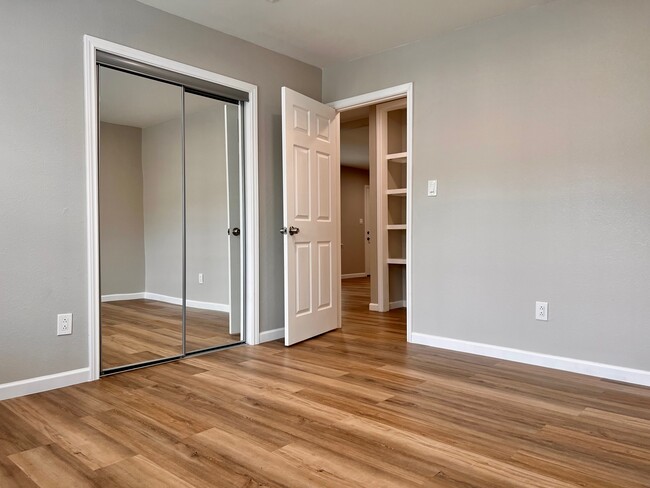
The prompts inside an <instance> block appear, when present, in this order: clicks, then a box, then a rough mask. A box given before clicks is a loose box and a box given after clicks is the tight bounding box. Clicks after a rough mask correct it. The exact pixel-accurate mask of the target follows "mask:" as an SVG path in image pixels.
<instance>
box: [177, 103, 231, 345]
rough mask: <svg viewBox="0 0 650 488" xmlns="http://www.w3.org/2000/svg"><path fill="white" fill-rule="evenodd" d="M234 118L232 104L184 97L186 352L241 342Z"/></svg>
mask: <svg viewBox="0 0 650 488" xmlns="http://www.w3.org/2000/svg"><path fill="white" fill-rule="evenodd" d="M238 120H239V118H238V105H234V104H231V103H227V102H223V101H220V100H216V99H214V98H209V97H206V96H202V95H196V94H193V93H185V225H186V228H185V231H186V235H185V246H186V261H185V263H186V264H185V266H186V294H187V301H186V306H187V308H186V316H185V341H186V351H187V352H192V351H198V350H202V349H207V348H211V347H215V346H222V345H227V344H232V343H236V342H239V341H241V340H243V336H242V332H241V327H240V321H241V312H240V309H241V300H240V290H239V287H240V280H239V276H240V256H239V252H240V242H241V239H242V237H241V234H240V232H239V229H240V227H241V225H240V198H239V197H240V191H239V182H240V175H239V168H240V164H239V123H238ZM235 229H237V230H235Z"/></svg>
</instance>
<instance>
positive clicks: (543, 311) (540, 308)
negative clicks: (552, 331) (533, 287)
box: [535, 302, 548, 320]
mask: <svg viewBox="0 0 650 488" xmlns="http://www.w3.org/2000/svg"><path fill="white" fill-rule="evenodd" d="M535 320H548V302H535Z"/></svg>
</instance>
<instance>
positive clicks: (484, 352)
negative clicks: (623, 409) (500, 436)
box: [411, 332, 650, 386]
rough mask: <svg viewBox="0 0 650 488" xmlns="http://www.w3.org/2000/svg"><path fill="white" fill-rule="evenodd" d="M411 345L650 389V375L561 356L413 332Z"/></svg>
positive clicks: (648, 372) (636, 370)
mask: <svg viewBox="0 0 650 488" xmlns="http://www.w3.org/2000/svg"><path fill="white" fill-rule="evenodd" d="M411 342H413V343H414V344H423V345H425V346H432V347H439V348H441V349H449V350H451V351H459V352H466V353H470V354H478V355H479V356H487V357H491V358H497V359H505V360H508V361H515V362H517V363H524V364H531V365H534V366H542V367H544V368H551V369H559V370H562V371H569V372H571V373H579V374H584V375H588V376H596V377H598V378H606V379H609V380H615V381H622V382H625V383H633V384H636V385H643V386H650V371H643V370H640V369H632V368H626V367H623V366H613V365H611V364H602V363H595V362H592V361H584V360H582V359H572V358H566V357H561V356H552V355H550V354H542V353H538V352H531V351H523V350H521V349H512V348H509V347H502V346H493V345H490V344H483V343H480V342H470V341H462V340H458V339H450V338H448V337H439V336H433V335H428V334H420V333H418V332H413V333H412V335H411Z"/></svg>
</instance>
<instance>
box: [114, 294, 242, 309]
mask: <svg viewBox="0 0 650 488" xmlns="http://www.w3.org/2000/svg"><path fill="white" fill-rule="evenodd" d="M142 299H146V300H156V301H158V302H164V303H171V304H172V305H181V304H182V303H183V300H182V299H181V298H179V297H171V296H168V295H161V294H159V293H150V292H148V291H145V292H139V293H118V294H114V295H102V302H117V301H121V300H142ZM187 306H188V307H190V308H198V309H201V310H214V311H216V312H228V313H230V305H227V304H225V303H216V302H201V301H199V300H187Z"/></svg>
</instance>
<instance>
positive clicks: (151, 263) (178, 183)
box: [142, 118, 183, 297]
mask: <svg viewBox="0 0 650 488" xmlns="http://www.w3.org/2000/svg"><path fill="white" fill-rule="evenodd" d="M182 130H183V129H182V121H181V119H180V118H178V119H172V120H170V121H167V122H163V123H161V124H157V125H154V126H151V127H146V128H144V129H143V130H142V174H143V175H144V185H143V186H144V188H143V190H144V191H143V194H142V200H143V202H144V254H145V261H146V265H145V271H146V278H145V282H146V283H145V290H146V291H147V292H149V293H158V294H160V295H166V296H170V297H182V296H183V170H182V168H183V166H182V158H183V153H182V149H181V147H182V138H183V132H182Z"/></svg>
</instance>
